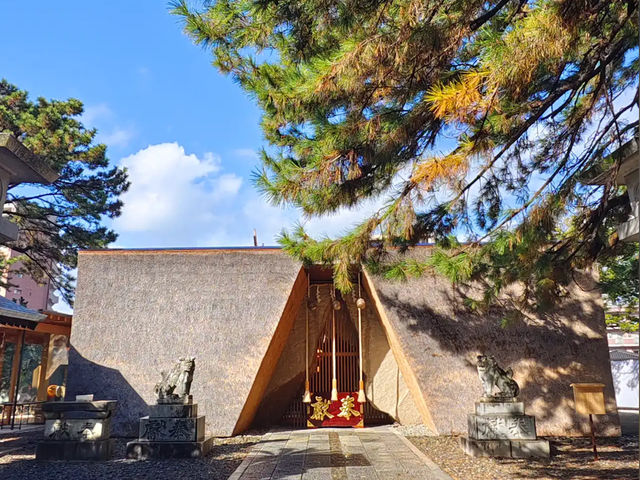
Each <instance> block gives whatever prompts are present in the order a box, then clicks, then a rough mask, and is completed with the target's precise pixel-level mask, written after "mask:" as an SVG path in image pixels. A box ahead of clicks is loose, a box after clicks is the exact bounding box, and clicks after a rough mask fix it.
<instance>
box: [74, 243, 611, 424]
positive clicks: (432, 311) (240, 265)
mask: <svg viewBox="0 0 640 480" xmlns="http://www.w3.org/2000/svg"><path fill="white" fill-rule="evenodd" d="M414 254H416V255H425V254H428V249H426V248H424V249H419V251H418V252H417V253H414ZM300 268H301V265H300V264H299V263H297V262H295V261H293V260H291V259H290V258H289V257H287V256H286V255H285V254H284V253H282V252H280V251H277V250H264V249H240V250H194V251H170V250H166V251H161V250H160V251H111V252H110V251H107V252H84V253H82V254H81V255H80V259H79V270H78V288H77V299H76V308H75V315H74V326H73V332H72V335H71V343H72V351H71V354H70V369H69V386H68V389H67V393H68V396H69V397H70V398H72V396H73V395H75V394H77V393H94V394H95V395H96V398H97V399H110V398H114V399H117V400H119V406H118V414H117V418H116V422H115V432H116V433H119V434H123V433H124V434H131V435H133V434H135V432H136V428H137V422H138V418H139V417H140V416H142V415H146V414H147V413H148V404H149V403H152V402H153V398H154V397H153V386H154V384H155V383H156V382H157V381H158V380H159V378H160V377H159V372H160V370H164V369H167V368H169V367H170V366H171V364H172V363H173V361H174V360H175V359H177V358H178V357H179V356H182V355H194V356H196V373H195V378H194V382H193V395H194V400H195V401H197V402H198V403H199V405H200V408H199V412H200V414H205V415H206V416H207V426H208V430H209V431H210V432H211V433H214V434H217V435H229V434H231V433H232V432H233V431H234V426H235V427H236V430H237V428H238V425H240V424H242V425H244V423H246V422H249V421H250V420H251V418H253V414H252V413H251V412H250V414H246V413H245V414H244V415H243V417H246V418H244V420H243V421H242V422H239V419H240V416H241V412H243V407H244V410H246V411H249V410H252V408H256V409H257V417H256V421H259V422H261V423H265V422H269V421H270V422H271V423H277V422H278V421H279V419H280V415H281V414H282V411H283V408H284V407H285V406H286V405H287V404H288V401H289V400H290V399H291V398H293V396H294V395H297V394H298V393H299V392H298V390H299V388H300V387H301V385H302V382H303V380H304V316H303V315H304V308H300V309H299V310H297V311H296V310H295V308H298V307H299V306H300V305H302V304H303V302H304V300H303V299H302V297H303V296H304V285H303V284H301V283H300V277H299V272H300ZM296 279H298V280H297V282H298V283H297V284H296ZM372 283H373V286H374V288H375V292H376V295H377V297H378V298H379V299H380V302H381V305H380V308H381V309H382V310H383V312H382V314H383V315H384V316H385V319H386V320H385V321H388V322H389V324H390V325H391V327H392V329H393V332H388V331H387V332H384V330H382V327H381V324H380V323H379V322H380V319H379V318H378V315H377V313H378V312H376V309H375V305H374V302H373V301H372V299H371V298H368V297H367V309H366V310H365V319H364V336H363V339H364V356H365V358H364V364H365V365H364V367H365V374H366V375H367V377H368V382H367V383H368V385H367V391H368V392H367V393H368V395H369V397H370V399H371V401H372V403H373V404H374V405H375V406H376V408H378V409H380V410H382V411H386V412H388V413H390V414H391V415H392V416H394V417H395V418H399V419H400V420H403V419H405V421H408V422H410V423H414V422H415V421H417V418H412V415H413V416H414V417H415V412H416V406H419V407H420V409H421V412H422V419H423V420H424V421H425V422H426V423H427V424H429V426H430V427H433V428H435V429H437V430H438V433H451V432H454V433H455V432H457V433H462V432H465V431H466V415H467V413H469V412H471V411H472V410H473V403H474V401H475V400H477V399H478V398H479V396H480V394H481V387H480V381H479V380H478V378H477V374H476V370H475V356H476V355H477V354H478V353H480V352H486V353H488V354H493V355H494V356H495V357H496V359H497V360H498V362H499V363H500V364H501V365H502V366H504V367H506V366H512V367H513V369H514V371H515V378H516V380H517V381H518V382H519V383H520V386H521V391H522V394H521V398H522V400H524V401H525V404H526V408H527V411H528V413H531V414H534V415H536V419H537V426H538V433H539V434H541V435H566V434H571V433H579V432H580V431H582V428H583V427H584V426H585V421H584V419H583V418H576V417H575V415H574V414H573V401H572V392H571V389H570V387H569V384H570V383H574V382H592V381H598V382H602V383H605V384H606V385H607V387H606V393H607V401H608V408H609V409H610V410H611V411H615V401H614V397H613V387H612V380H611V372H610V367H609V355H608V349H607V343H606V332H605V327H604V314H603V310H602V305H601V299H600V294H599V292H598V291H597V289H595V286H594V282H593V279H592V278H590V277H588V276H582V277H581V278H580V279H579V285H580V287H578V286H574V287H573V288H572V290H571V296H570V297H569V298H567V299H566V300H565V301H564V303H563V307H562V308H561V309H560V310H559V311H557V312H555V313H553V314H551V315H547V316H546V317H545V318H533V317H532V318H530V319H528V320H527V321H525V322H522V323H520V324H517V325H514V326H512V327H508V328H502V327H500V325H499V323H500V318H502V316H503V313H504V312H499V311H496V312H493V313H491V314H490V315H484V316H479V315H472V314H470V313H469V312H468V311H467V310H466V309H465V308H464V307H463V306H462V302H461V296H460V295H459V292H457V291H456V290H455V289H453V288H452V287H451V286H450V285H449V284H448V282H447V281H446V280H444V279H442V278H437V277H433V276H429V275H427V276H425V277H423V278H420V279H414V280H411V281H409V282H407V283H397V282H389V281H385V280H384V279H381V278H377V277H372ZM294 284H296V285H297V287H296V291H295V292H292V289H293V286H294ZM301 289H302V291H300V290H301ZM294 294H295V295H294ZM324 297H326V295H323V298H324ZM293 298H295V299H296V302H297V303H298V304H299V305H297V306H294V307H295V308H293V309H292V308H291V307H292V305H290V304H291V303H292V299H293ZM347 300H348V301H347V306H348V309H349V310H350V311H351V312H352V313H353V314H355V308H353V305H352V303H353V302H352V299H350V298H348V299H347ZM323 302H325V303H326V302H327V299H326V298H324V299H323ZM285 307H286V308H285ZM324 307H325V305H324V304H323V305H321V307H320V308H318V310H317V311H318V314H317V315H320V312H322V311H324V310H325V308H324ZM283 312H289V313H285V316H284V317H283V318H289V320H287V322H290V324H291V325H292V328H291V331H290V333H289V332H288V331H287V332H284V331H280V330H279V332H280V333H279V334H278V335H280V337H281V340H278V341H275V340H274V338H273V337H274V332H276V327H277V325H278V323H279V322H280V320H281V317H282V315H283ZM315 315H316V314H312V318H311V334H310V337H311V344H312V345H315V343H316V341H317V339H318V335H319V333H320V326H319V325H314V324H315V323H318V322H316V321H315V320H318V321H319V319H315ZM352 317H354V315H352ZM314 319H315V320H314ZM281 325H282V322H281ZM374 327H376V328H378V330H380V331H382V332H383V334H381V333H380V331H378V330H376V328H374ZM384 333H386V337H387V338H386V339H385V338H384ZM390 334H393V335H392V336H391V337H393V336H395V338H396V339H397V341H394V342H393V349H392V350H393V352H396V353H397V349H398V348H399V349H400V354H401V355H402V358H394V357H393V353H392V351H391V350H390V348H389V345H390V342H391V340H390V342H389V343H388V342H387V339H391V337H390ZM278 335H276V338H277V337H278ZM270 343H271V348H270V349H269V348H268V347H269V346H270ZM274 343H277V344H278V345H279V347H278V348H274ZM279 348H282V352H283V353H282V356H281V357H280V358H279V360H278V357H277V356H275V357H274V351H277V352H279V351H280V350H279ZM312 349H313V347H312ZM268 350H269V352H270V354H269V355H267V356H266V357H265V354H266V352H267V351H268ZM396 362H397V363H396ZM267 363H268V364H270V367H269V368H265V365H266V364H267ZM399 365H401V366H402V368H409V369H410V371H411V378H409V377H407V376H405V378H403V376H402V374H401V373H400V370H401V368H399ZM260 369H261V370H260ZM259 370H260V371H261V372H267V373H266V374H262V375H261V378H260V379H259V381H257V380H256V375H257V372H258V371H259ZM403 372H404V370H403ZM272 373H273V374H272ZM262 377H265V378H262ZM266 377H268V378H266ZM409 380H410V381H409ZM405 381H406V383H405ZM260 383H262V385H263V387H262V389H261V388H257V387H256V385H258V384H260ZM392 383H393V384H394V385H392ZM250 392H251V394H250ZM409 392H410V393H409ZM416 395H417V396H418V397H416ZM391 396H393V397H395V398H393V399H391V398H386V397H391ZM258 397H259V398H258ZM417 398H420V399H421V398H423V399H424V401H423V402H422V403H421V404H418V403H417ZM249 404H251V406H252V408H248V407H247V405H249ZM425 405H426V406H425ZM425 409H426V415H425ZM249 417H251V418H249ZM427 417H430V418H427ZM599 423H600V425H599V426H598V427H597V428H598V433H599V434H601V435H602V434H615V433H617V432H618V431H619V430H618V419H617V416H616V415H611V416H608V417H601V418H600V419H599ZM243 428H245V427H243Z"/></svg>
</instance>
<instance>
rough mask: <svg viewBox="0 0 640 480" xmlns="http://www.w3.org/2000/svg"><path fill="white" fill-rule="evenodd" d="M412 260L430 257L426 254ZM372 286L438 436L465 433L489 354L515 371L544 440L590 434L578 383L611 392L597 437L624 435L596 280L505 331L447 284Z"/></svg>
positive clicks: (428, 278)
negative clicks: (577, 404) (480, 358)
mask: <svg viewBox="0 0 640 480" xmlns="http://www.w3.org/2000/svg"><path fill="white" fill-rule="evenodd" d="M412 255H417V256H424V255H428V249H426V248H422V249H419V250H418V251H417V252H414V253H413V254H412ZM371 278H372V282H373V284H374V287H375V289H376V291H377V294H378V296H379V298H380V300H381V303H382V304H383V307H384V310H385V313H386V316H387V318H388V319H389V321H390V322H391V324H392V326H393V328H394V330H395V331H396V333H397V334H398V337H399V339H400V342H401V344H402V350H403V352H404V354H405V357H406V358H407V360H408V361H409V364H410V366H411V368H412V369H413V371H414V373H415V374H416V376H417V380H418V384H419V386H420V389H421V391H422V394H423V396H424V397H425V400H426V403H427V406H428V409H429V411H430V413H431V416H432V418H433V421H434V424H435V427H436V428H437V430H438V433H442V434H448V433H462V432H466V430H467V426H466V413H470V412H472V411H473V406H474V401H476V400H478V398H479V397H480V395H481V393H482V390H481V386H480V381H479V379H478V376H477V372H476V368H475V359H476V355H477V354H479V353H481V352H486V353H487V354H492V355H494V356H495V358H496V360H497V361H498V363H499V364H500V365H501V366H503V367H504V368H506V367H507V366H511V367H513V370H514V372H515V379H516V380H517V381H518V383H519V384H520V387H521V395H520V397H521V399H522V400H524V402H525V407H526V409H527V413H529V414H533V415H535V416H536V424H537V428H538V434H539V435H567V434H578V433H580V432H583V431H585V430H584V429H585V427H587V425H588V422H585V418H579V417H577V416H576V415H575V414H574V412H573V394H572V390H571V388H570V387H569V385H570V384H571V383H574V382H600V383H604V384H605V385H606V389H605V393H606V399H607V408H608V411H611V412H613V413H614V415H608V416H598V417H599V418H598V421H599V423H600V425H599V426H598V427H597V429H598V433H599V434H600V435H604V434H619V421H618V417H617V415H615V398H614V390H613V384H612V378H611V370H610V364H609V353H608V347H607V336H606V331H605V323H604V312H603V309H602V299H601V295H600V292H599V290H598V289H597V287H596V285H595V282H594V280H593V278H592V277H591V276H589V275H580V276H579V277H576V280H577V281H578V284H579V285H572V287H571V289H570V292H571V294H570V296H569V297H568V298H566V299H565V300H564V301H563V303H562V306H561V308H560V309H559V310H558V311H556V312H554V313H552V314H549V315H546V316H545V317H544V318H543V317H533V316H532V317H531V318H529V319H527V320H526V321H523V322H519V323H517V324H515V325H513V326H510V327H506V328H503V327H501V326H500V319H501V318H502V317H503V315H504V312H501V311H495V312H493V313H491V314H489V315H485V316H480V315H472V314H470V313H469V312H468V311H467V310H466V309H465V308H464V306H463V304H462V296H461V295H460V292H457V291H456V290H455V289H454V288H453V287H452V286H451V285H450V284H448V282H447V281H446V280H443V279H442V278H438V277H435V276H432V275H425V276H424V277H422V278H420V279H412V280H410V281H408V282H406V283H402V282H391V281H387V280H384V279H383V278H380V277H376V276H371Z"/></svg>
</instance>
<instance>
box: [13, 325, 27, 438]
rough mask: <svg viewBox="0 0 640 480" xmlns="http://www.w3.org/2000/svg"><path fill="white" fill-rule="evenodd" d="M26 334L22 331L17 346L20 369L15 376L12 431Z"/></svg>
mask: <svg viewBox="0 0 640 480" xmlns="http://www.w3.org/2000/svg"><path fill="white" fill-rule="evenodd" d="M24 334H25V330H22V336H21V337H20V338H21V340H20V343H19V344H17V345H16V353H17V354H18V355H16V357H17V358H18V368H17V371H16V376H15V389H14V391H13V404H12V406H11V430H13V426H14V425H15V423H16V406H17V403H18V390H19V389H20V372H21V370H22V350H23V347H24ZM14 366H15V357H14Z"/></svg>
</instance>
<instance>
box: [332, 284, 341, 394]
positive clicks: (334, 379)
mask: <svg viewBox="0 0 640 480" xmlns="http://www.w3.org/2000/svg"><path fill="white" fill-rule="evenodd" d="M331 292H332V295H331V296H332V297H333V305H332V307H333V308H332V309H331V368H332V374H333V376H332V378H331V401H332V402H337V401H338V379H337V376H336V311H337V310H340V302H339V301H338V299H337V298H336V289H335V285H334V286H333V290H332V291H331Z"/></svg>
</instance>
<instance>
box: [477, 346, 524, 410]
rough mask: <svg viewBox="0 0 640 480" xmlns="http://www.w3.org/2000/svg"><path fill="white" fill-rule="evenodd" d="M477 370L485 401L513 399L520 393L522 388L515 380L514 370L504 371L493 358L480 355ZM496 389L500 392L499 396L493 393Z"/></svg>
mask: <svg viewBox="0 0 640 480" xmlns="http://www.w3.org/2000/svg"><path fill="white" fill-rule="evenodd" d="M477 368H478V376H479V377H480V381H481V382H482V390H483V392H484V393H483V395H482V399H483V400H501V399H512V398H516V397H517V396H518V394H519V393H520V387H519V386H518V384H517V383H516V381H515V380H514V379H513V370H511V368H507V369H506V370H503V369H502V368H500V366H499V365H498V364H497V363H496V360H495V358H493V357H492V356H487V355H478V363H477ZM494 387H497V388H498V390H499V392H498V393H497V394H494V393H493V389H494Z"/></svg>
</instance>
